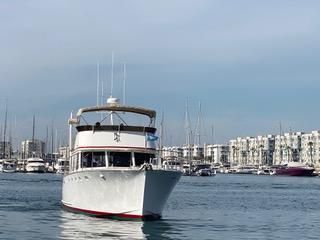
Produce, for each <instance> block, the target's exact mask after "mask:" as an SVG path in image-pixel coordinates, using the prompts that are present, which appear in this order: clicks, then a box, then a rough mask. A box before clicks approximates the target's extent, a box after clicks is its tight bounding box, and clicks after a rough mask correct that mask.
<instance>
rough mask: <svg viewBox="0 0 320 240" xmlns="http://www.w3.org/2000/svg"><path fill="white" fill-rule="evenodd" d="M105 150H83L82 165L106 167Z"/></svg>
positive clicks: (85, 166) (86, 166)
mask: <svg viewBox="0 0 320 240" xmlns="http://www.w3.org/2000/svg"><path fill="white" fill-rule="evenodd" d="M105 166H106V161H105V152H82V153H81V167H82V168H89V167H105Z"/></svg>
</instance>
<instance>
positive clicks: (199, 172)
mask: <svg viewBox="0 0 320 240" xmlns="http://www.w3.org/2000/svg"><path fill="white" fill-rule="evenodd" d="M194 173H195V175H196V176H201V177H207V176H215V175H216V171H215V170H212V169H211V164H207V163H200V164H196V166H195V169H194Z"/></svg>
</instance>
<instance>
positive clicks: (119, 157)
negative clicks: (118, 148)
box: [108, 152, 132, 167]
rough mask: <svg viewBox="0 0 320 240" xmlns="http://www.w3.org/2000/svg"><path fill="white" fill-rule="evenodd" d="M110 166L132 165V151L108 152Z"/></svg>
mask: <svg viewBox="0 0 320 240" xmlns="http://www.w3.org/2000/svg"><path fill="white" fill-rule="evenodd" d="M108 160H109V167H130V166H131V165H132V161H131V152H108Z"/></svg>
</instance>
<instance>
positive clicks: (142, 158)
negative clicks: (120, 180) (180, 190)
mask: <svg viewBox="0 0 320 240" xmlns="http://www.w3.org/2000/svg"><path fill="white" fill-rule="evenodd" d="M154 157H155V155H154V154H150V153H137V152H135V153H134V160H135V163H136V166H141V165H142V164H144V163H150V160H151V159H153V158H154Z"/></svg>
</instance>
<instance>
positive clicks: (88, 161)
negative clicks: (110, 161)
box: [81, 152, 92, 168]
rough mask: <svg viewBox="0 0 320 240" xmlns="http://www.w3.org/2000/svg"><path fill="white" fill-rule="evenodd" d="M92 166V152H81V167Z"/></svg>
mask: <svg viewBox="0 0 320 240" xmlns="http://www.w3.org/2000/svg"><path fill="white" fill-rule="evenodd" d="M91 166H92V152H82V153H81V167H82V168H89V167H91Z"/></svg>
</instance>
